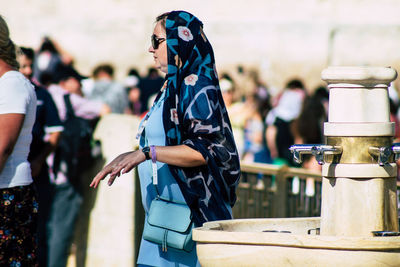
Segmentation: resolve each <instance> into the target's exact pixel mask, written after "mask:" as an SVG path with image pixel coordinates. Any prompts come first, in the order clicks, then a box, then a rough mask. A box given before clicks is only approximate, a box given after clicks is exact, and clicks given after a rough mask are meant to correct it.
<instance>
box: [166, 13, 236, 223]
mask: <svg viewBox="0 0 400 267" xmlns="http://www.w3.org/2000/svg"><path fill="white" fill-rule="evenodd" d="M166 34H167V47H168V74H167V76H166V79H167V80H168V85H167V89H166V99H165V102H164V109H163V122H164V130H165V133H166V144H167V145H180V144H185V145H187V146H189V147H191V148H193V149H195V150H197V151H199V152H200V153H201V154H202V155H203V157H204V158H205V160H206V162H207V164H206V165H205V166H200V167H192V168H181V167H176V166H172V165H169V168H170V170H171V172H172V174H173V175H174V177H175V179H176V180H177V183H178V185H179V187H180V188H181V191H182V193H183V196H184V198H185V200H186V202H187V204H188V205H189V207H190V208H191V210H192V213H193V218H194V221H195V223H196V225H198V226H200V225H202V224H203V223H204V222H206V221H213V220H223V219H230V218H231V214H230V212H229V210H228V209H227V207H226V205H225V203H229V205H231V206H233V204H234V203H235V201H236V193H235V190H236V187H237V184H238V181H239V177H240V165H239V157H238V153H237V150H236V145H235V142H234V139H233V134H232V128H231V124H230V121H229V118H228V114H227V111H226V108H225V104H224V102H223V100H222V95H221V91H220V88H219V85H218V78H217V77H218V76H217V73H216V68H215V61H214V53H213V50H212V47H211V44H210V43H209V42H208V40H207V38H206V36H205V34H204V32H203V24H202V22H201V21H199V20H198V19H197V18H196V17H195V16H193V15H192V14H190V13H187V12H185V11H173V12H171V13H169V15H168V17H167V20H166Z"/></svg>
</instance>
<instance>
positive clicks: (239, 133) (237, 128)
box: [219, 73, 248, 158]
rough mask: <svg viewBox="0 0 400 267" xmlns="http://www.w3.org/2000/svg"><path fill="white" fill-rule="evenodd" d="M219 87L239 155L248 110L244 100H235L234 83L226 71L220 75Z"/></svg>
mask: <svg viewBox="0 0 400 267" xmlns="http://www.w3.org/2000/svg"><path fill="white" fill-rule="evenodd" d="M219 87H220V88H221V93H222V97H223V99H224V103H225V106H226V109H227V112H228V115H229V119H230V121H231V124H232V130H233V136H234V138H235V144H236V148H237V150H238V153H239V157H240V158H242V155H243V147H244V145H243V143H244V133H243V128H244V123H245V117H246V115H245V114H247V113H248V110H247V109H246V108H245V106H244V102H241V101H235V89H236V84H235V82H234V81H233V79H232V78H231V76H229V75H228V74H227V73H224V74H222V75H221V79H220V80H219Z"/></svg>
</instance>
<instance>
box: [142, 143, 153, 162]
mask: <svg viewBox="0 0 400 267" xmlns="http://www.w3.org/2000/svg"><path fill="white" fill-rule="evenodd" d="M142 152H143V153H144V155H145V156H146V160H149V159H151V157H150V153H149V152H150V148H149V147H148V146H145V147H144V148H142Z"/></svg>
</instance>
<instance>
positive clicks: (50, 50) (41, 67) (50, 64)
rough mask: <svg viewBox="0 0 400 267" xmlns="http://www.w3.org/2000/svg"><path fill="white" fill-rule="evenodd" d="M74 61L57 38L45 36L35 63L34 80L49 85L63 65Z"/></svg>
mask: <svg viewBox="0 0 400 267" xmlns="http://www.w3.org/2000/svg"><path fill="white" fill-rule="evenodd" d="M72 63H73V58H72V56H71V55H70V54H69V53H68V52H67V51H65V50H64V49H62V47H61V46H60V45H59V44H58V43H57V42H56V41H55V40H53V39H51V38H50V37H48V36H45V37H43V39H42V43H41V45H40V48H39V51H38V53H37V55H36V57H35V61H34V63H33V68H34V70H33V80H34V81H35V82H37V83H39V84H40V85H43V86H45V87H47V86H48V85H50V84H51V82H52V81H53V79H54V76H55V75H56V72H57V70H58V69H59V68H60V67H61V66H63V65H72Z"/></svg>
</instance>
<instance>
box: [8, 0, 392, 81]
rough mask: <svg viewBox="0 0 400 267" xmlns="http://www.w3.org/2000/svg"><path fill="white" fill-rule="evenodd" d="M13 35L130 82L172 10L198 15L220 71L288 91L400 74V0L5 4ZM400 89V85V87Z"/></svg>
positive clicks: (31, 0) (147, 60) (19, 0)
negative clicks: (345, 71) (158, 20)
mask: <svg viewBox="0 0 400 267" xmlns="http://www.w3.org/2000/svg"><path fill="white" fill-rule="evenodd" d="M0 5H1V11H0V12H1V13H2V15H3V16H5V17H6V19H7V21H8V23H9V26H10V28H11V32H12V37H13V38H14V39H15V41H16V42H17V43H18V44H21V45H25V46H34V47H37V46H38V44H39V42H40V38H41V36H43V35H50V36H52V37H54V38H55V39H56V40H58V41H59V42H60V43H61V44H62V46H63V47H64V48H65V49H66V50H67V51H69V52H70V53H71V54H72V55H73V56H74V57H75V59H76V64H77V67H78V69H79V70H80V71H81V72H83V73H84V74H90V72H91V70H92V68H93V67H94V66H95V65H96V64H98V63H100V62H112V63H114V64H115V65H116V66H117V71H118V77H119V78H122V77H123V75H124V74H125V73H126V71H127V69H128V67H130V66H136V67H138V68H139V69H140V70H141V71H143V72H144V71H145V70H146V68H147V67H148V66H151V64H152V57H151V56H149V54H148V52H147V49H148V46H149V45H150V42H149V39H150V38H149V37H150V35H151V33H152V27H153V25H154V24H153V21H154V18H155V17H156V16H157V15H159V14H160V13H162V12H163V11H168V10H172V9H185V10H188V11H190V12H192V13H194V14H196V15H197V16H198V17H199V18H200V19H202V21H203V22H204V24H205V31H206V33H207V35H208V38H209V39H210V41H211V43H212V44H213V47H214V49H215V55H216V60H217V67H218V69H219V71H220V72H221V71H222V70H226V69H228V70H232V69H233V68H234V67H235V66H236V65H237V64H243V65H248V66H252V67H257V68H259V69H260V70H261V75H262V77H263V78H264V80H265V81H266V82H267V83H268V84H269V85H270V86H272V87H275V88H280V87H282V86H283V84H284V83H285V82H286V81H287V79H289V78H290V77H293V76H296V77H301V78H303V79H304V80H305V81H306V85H307V86H308V87H309V88H313V87H315V86H316V85H318V84H321V83H322V81H321V80H320V72H321V70H322V69H323V68H325V67H326V66H327V65H332V64H333V65H380V66H393V67H395V68H397V69H400V63H399V62H400V16H398V10H400V2H399V1H397V0H381V1H372V0H335V1H333V0H297V1H294V0H280V1H273V0H269V1H266V0H264V1H263V0H247V1H228V0H217V1H216V0H202V1H184V0H169V1H165V0H153V1H151V2H148V1H138V0H96V1H94V0H86V1H79V0H53V1H43V0H42V1H41V0H13V1H10V0H0ZM398 87H400V86H398Z"/></svg>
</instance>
